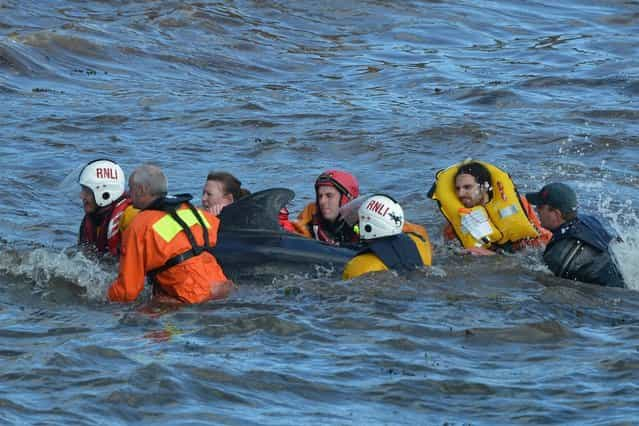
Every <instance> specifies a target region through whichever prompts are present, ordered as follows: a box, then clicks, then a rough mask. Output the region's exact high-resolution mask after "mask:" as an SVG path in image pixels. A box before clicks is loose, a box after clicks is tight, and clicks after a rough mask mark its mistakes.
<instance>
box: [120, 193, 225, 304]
mask: <svg viewBox="0 0 639 426" xmlns="http://www.w3.org/2000/svg"><path fill="white" fill-rule="evenodd" d="M197 212H198V214H199V215H200V217H201V218H202V220H203V222H204V224H205V225H206V227H207V230H208V235H209V244H210V245H211V246H215V244H216V242H217V230H218V226H219V220H218V219H217V218H216V217H215V216H213V215H211V214H209V213H207V212H204V211H202V210H199V209H197ZM177 214H178V216H179V217H180V218H181V219H182V220H183V221H184V222H185V223H186V224H187V226H189V227H190V229H191V232H192V233H193V235H194V237H195V240H196V242H197V244H198V245H202V244H203V243H204V238H203V233H202V227H201V225H200V223H199V222H198V220H197V218H196V217H195V215H194V214H193V212H192V211H191V210H190V209H189V208H188V207H187V204H182V205H181V206H180V208H179V209H178V210H177ZM191 248H192V246H191V243H190V242H189V240H188V237H187V236H186V233H185V232H184V231H183V230H182V227H181V226H180V225H179V224H178V223H177V221H175V220H174V219H173V218H172V217H171V215H170V214H169V213H167V212H165V211H160V210H143V211H141V212H140V213H138V215H137V216H136V217H135V220H133V221H132V222H131V224H130V225H129V227H128V228H127V229H126V230H125V231H124V235H123V241H122V253H121V256H120V271H119V274H118V278H117V279H116V280H115V281H114V282H113V283H112V284H111V287H110V288H109V293H108V297H109V300H111V301H114V302H132V301H133V300H135V299H136V298H137V297H138V295H139V294H140V293H141V292H142V290H143V289H144V281H145V280H144V277H145V275H146V274H147V273H149V272H150V271H153V270H154V269H156V268H160V267H162V266H164V264H165V262H166V261H167V260H169V259H171V258H173V257H175V256H178V255H181V254H183V253H186V252H188V251H189V250H191ZM155 279H156V281H157V285H159V286H160V287H161V290H162V291H163V292H164V293H166V294H167V295H169V296H172V297H175V298H176V299H178V300H181V301H183V302H187V303H200V302H205V301H207V300H209V299H211V298H212V296H213V294H214V293H216V292H215V290H216V289H218V287H219V286H223V285H226V281H227V278H226V276H225V275H224V272H223V271H222V268H221V267H220V265H219V264H218V263H217V260H216V259H215V257H214V256H213V255H212V254H210V253H208V252H203V253H201V254H199V255H198V256H194V257H191V258H189V259H187V260H185V261H184V262H182V263H179V264H177V265H175V266H173V267H171V268H169V269H167V270H164V271H161V272H159V273H158V274H157V275H156V277H155Z"/></svg>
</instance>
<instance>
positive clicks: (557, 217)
mask: <svg viewBox="0 0 639 426" xmlns="http://www.w3.org/2000/svg"><path fill="white" fill-rule="evenodd" d="M537 213H539V221H540V222H541V226H543V227H544V228H546V229H550V230H551V231H552V230H554V229H557V228H559V226H560V225H561V224H562V223H563V222H564V220H563V216H562V214H561V212H560V211H559V210H557V209H554V208H552V207H550V206H549V205H548V204H542V205H540V206H537Z"/></svg>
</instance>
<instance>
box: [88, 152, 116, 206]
mask: <svg viewBox="0 0 639 426" xmlns="http://www.w3.org/2000/svg"><path fill="white" fill-rule="evenodd" d="M125 181H126V179H125V177H124V171H122V168H121V167H120V166H118V165H117V164H115V163H114V162H113V161H111V160H94V161H92V162H90V163H89V164H87V165H86V166H84V168H83V169H82V171H81V172H80V177H79V178H78V182H80V185H82V186H86V187H87V188H89V189H90V190H91V191H93V196H94V197H95V203H96V204H97V205H98V206H99V207H104V206H108V205H109V204H111V203H112V202H114V201H115V200H117V199H118V198H120V197H121V196H122V194H124V186H125Z"/></svg>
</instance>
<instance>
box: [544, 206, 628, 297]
mask: <svg viewBox="0 0 639 426" xmlns="http://www.w3.org/2000/svg"><path fill="white" fill-rule="evenodd" d="M614 239H616V238H615V237H613V236H612V235H610V234H609V233H608V232H607V231H606V230H605V229H604V227H603V225H602V224H601V222H599V221H598V220H597V219H596V218H594V217H593V216H587V215H580V216H578V217H577V218H576V219H574V220H571V221H569V222H566V223H564V224H563V225H561V226H560V227H559V228H557V229H555V230H553V237H552V239H551V240H550V242H549V243H548V245H547V246H546V251H544V261H545V262H546V264H547V265H548V267H549V268H550V270H551V271H552V272H553V273H554V274H555V275H557V276H558V277H562V278H567V279H571V280H578V281H583V282H586V283H592V284H599V285H603V286H609V287H625V284H624V281H623V276H622V275H621V273H620V271H619V269H618V266H617V263H616V260H615V258H614V255H613V254H612V252H611V251H610V243H611V242H612V241H613V240H614Z"/></svg>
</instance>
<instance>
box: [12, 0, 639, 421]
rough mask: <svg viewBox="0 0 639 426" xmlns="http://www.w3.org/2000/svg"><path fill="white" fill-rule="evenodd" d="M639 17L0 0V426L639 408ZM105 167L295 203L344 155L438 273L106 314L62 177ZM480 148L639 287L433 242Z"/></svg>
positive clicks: (578, 7) (632, 413) (579, 8)
mask: <svg viewBox="0 0 639 426" xmlns="http://www.w3.org/2000/svg"><path fill="white" fill-rule="evenodd" d="M638 30H639V3H638V2H636V1H605V2H604V1H586V0H584V1H567V2H561V3H559V4H556V2H549V1H536V2H508V1H499V2H489V1H481V2H460V1H457V2H448V3H447V2H438V1H430V2H429V1H414V2H409V1H402V2H389V1H358V2H349V1H341V2H336V1H327V2H306V1H299V2H260V1H226V2H207V1H201V2H194V1H180V2H174V1H146V2H125V1H88V2H78V1H68V0H67V1H47V2H34V1H0V100H1V104H2V106H3V108H1V109H0V128H1V130H2V132H0V169H1V173H0V216H1V217H2V221H1V222H0V288H1V289H2V291H1V292H0V360H1V362H2V369H0V422H2V423H3V424H19V425H22V424H63V423H67V424H87V425H89V424H91V425H92V424H158V423H167V424H243V425H244V424H473V425H475V424H550V423H555V424H579V425H582V424H634V423H636V422H637V418H638V417H639V408H638V407H639V398H638V397H637V396H636V393H637V382H638V379H639V373H638V371H639V368H638V367H639V343H638V342H639V340H638V338H639V327H638V326H637V324H638V319H639V314H637V307H638V306H639V296H638V294H637V292H636V291H635V289H637V288H639V281H638V280H637V279H636V276H637V272H638V271H639V269H638V267H637V265H636V258H637V254H638V253H639V232H638V230H637V218H638V217H639V209H638V206H637V200H638V199H639V191H638V184H639V166H638V165H637V164H638V160H639V152H638V147H637V145H638V143H639V138H638V136H637V135H638V134H639V124H638V123H639V120H638V118H639V108H638V106H639V103H638V101H637V95H638V94H639V61H638V60H637V57H639V56H638V54H639V44H638V43H637V34H638V33H639V31H638ZM98 157H109V158H112V159H114V160H116V161H118V162H119V163H120V164H122V165H123V167H124V169H125V171H127V172H129V171H131V170H132V169H133V168H135V167H136V166H137V165H139V164H140V163H142V162H146V161H151V162H155V163H157V164H159V165H160V166H162V167H163V168H164V170H165V172H166V173H167V175H168V177H169V181H170V182H169V183H170V189H171V191H172V192H185V191H186V192H192V193H194V194H196V195H197V194H199V192H200V189H201V187H202V184H203V181H204V178H205V176H206V173H207V172H208V171H209V170H212V169H222V170H228V171H231V172H232V173H234V174H236V175H237V176H239V177H240V178H241V180H242V181H243V183H244V185H245V186H246V187H247V188H249V189H251V190H259V189H264V188H268V187H274V186H284V187H289V188H291V189H293V190H294V191H295V192H296V194H297V197H296V199H295V200H294V202H293V205H292V206H291V211H293V212H298V211H299V210H301V208H302V207H303V206H304V205H305V204H306V203H307V202H309V201H310V200H311V199H312V197H313V189H312V185H313V180H314V178H315V176H317V175H318V174H319V173H320V172H321V171H322V170H324V169H327V168H344V169H347V170H350V171H352V172H353V173H355V174H356V175H357V177H358V178H359V180H360V182H361V186H362V190H363V192H365V193H370V192H374V191H375V192H377V191H380V192H387V193H389V194H392V195H393V196H395V197H396V198H398V199H399V201H400V202H401V203H402V205H403V207H404V209H405V210H406V212H407V216H408V218H409V219H410V220H411V221H413V222H417V223H421V224H424V225H425V226H426V228H427V229H428V231H429V233H430V235H431V238H432V240H433V242H434V244H435V245H436V250H435V255H434V266H433V268H431V269H428V270H425V271H420V272H416V273H414V274H412V275H411V276H409V277H398V276H395V275H393V274H392V273H386V274H378V275H374V276H370V277H365V278H362V279H358V280H355V281H352V282H343V281H341V280H339V279H338V278H337V277H336V276H335V274H334V273H333V274H331V273H330V272H331V271H326V270H313V271H309V272H308V274H305V275H299V274H298V275H290V274H286V273H283V274H282V275H281V276H277V277H276V278H275V279H273V280H272V281H268V282H244V283H239V290H238V291H237V292H236V293H235V294H234V295H233V296H232V297H231V298H230V299H228V300H226V301H221V302H214V303H208V304H205V305H201V306H192V307H185V308H182V309H180V310H178V311H169V312H164V311H152V310H151V311H149V310H146V311H144V310H141V304H142V303H140V304H135V305H130V306H129V305H117V304H108V303H106V301H105V297H104V294H105V291H106V288H107V287H108V285H109V283H110V281H111V280H112V279H113V278H114V276H115V273H116V269H115V266H114V265H108V264H105V265H101V264H96V263H95V262H93V261H91V260H89V259H86V258H84V257H83V256H81V255H79V254H77V253H76V252H75V251H74V250H72V249H70V247H72V246H73V245H74V243H75V239H76V235H77V227H78V225H79V221H80V219H81V215H82V213H81V207H80V204H79V202H78V200H77V188H75V187H74V188H70V189H69V188H67V187H64V186H61V185H60V184H61V182H63V181H64V179H65V177H66V176H68V175H69V174H70V173H72V172H73V171H74V170H75V169H76V168H77V167H78V166H79V165H81V164H83V163H85V162H87V161H89V160H92V159H95V158H98ZM468 157H473V158H479V159H483V160H486V161H491V162H493V163H495V164H496V165H498V166H500V167H502V168H504V169H506V170H508V171H509V172H510V174H511V176H512V177H513V179H514V180H515V182H516V183H517V185H518V187H519V189H520V191H522V192H525V191H528V190H536V189H539V187H541V185H543V184H544V183H547V182H549V181H553V180H561V181H564V182H567V183H569V184H571V185H573V186H574V187H575V188H576V189H577V190H578V194H579V198H580V203H581V207H582V209H583V210H584V211H588V212H593V213H596V214H598V215H599V216H601V217H603V218H604V219H605V220H606V221H607V223H609V224H610V226H611V227H612V228H613V229H615V230H616V231H617V232H619V233H620V234H621V235H622V236H623V237H624V238H625V242H624V243H623V244H621V245H619V246H618V247H616V251H617V253H618V255H619V258H620V260H621V263H622V265H623V269H624V273H625V275H626V278H627V279H628V280H629V281H630V285H631V287H633V288H632V289H608V288H599V287H595V286H590V285H585V284H581V283H573V282H569V281H565V280H561V279H557V278H555V277H554V276H552V274H550V273H549V271H548V270H547V269H546V268H545V266H543V264H542V263H541V262H540V253H537V252H528V253H523V254H518V255H515V256H501V257H497V256H495V257H491V258H487V259H482V258H469V257H460V256H457V255H455V254H454V252H452V251H451V250H449V249H448V248H446V247H444V246H443V245H442V240H441V236H440V229H441V227H442V225H443V219H442V217H441V215H440V214H439V212H438V211H437V209H436V206H435V204H434V203H433V202H432V201H430V200H428V199H427V197H426V192H427V191H428V189H429V188H430V185H431V184H432V181H433V178H434V175H435V173H436V171H437V170H439V169H441V168H443V167H446V166H448V165H450V164H451V163H453V162H457V161H459V160H461V159H464V158H468Z"/></svg>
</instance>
